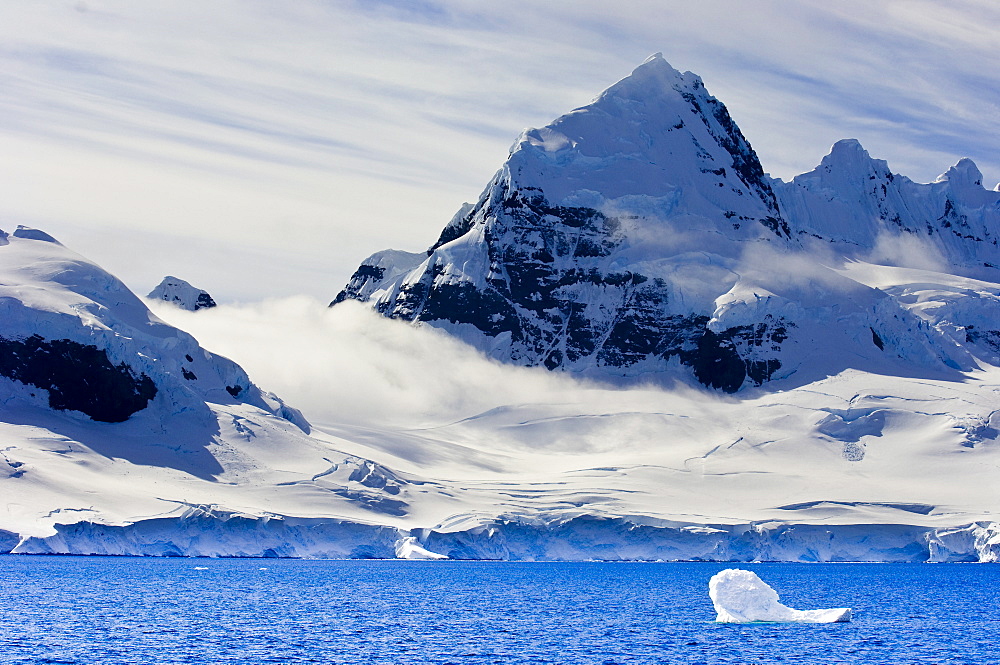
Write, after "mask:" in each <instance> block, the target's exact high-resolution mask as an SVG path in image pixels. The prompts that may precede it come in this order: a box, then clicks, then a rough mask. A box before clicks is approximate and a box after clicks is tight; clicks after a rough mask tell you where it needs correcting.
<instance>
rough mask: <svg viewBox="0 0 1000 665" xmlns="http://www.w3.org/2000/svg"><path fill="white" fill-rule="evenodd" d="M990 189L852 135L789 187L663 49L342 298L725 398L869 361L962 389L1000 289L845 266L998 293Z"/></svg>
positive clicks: (541, 359)
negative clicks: (927, 285)
mask: <svg viewBox="0 0 1000 665" xmlns="http://www.w3.org/2000/svg"><path fill="white" fill-rule="evenodd" d="M981 181H982V176H981V174H979V171H978V170H977V169H976V167H975V165H974V164H972V162H970V161H969V160H962V161H961V162H959V163H958V164H957V165H956V166H954V167H952V168H951V169H950V170H948V172H947V173H946V174H945V175H943V176H941V178H939V179H938V181H937V182H935V183H932V184H929V185H922V184H917V183H914V182H912V181H910V180H908V179H906V178H905V177H902V176H898V175H894V174H892V173H891V172H890V171H889V169H888V167H887V166H886V164H885V162H883V161H879V160H874V159H872V158H871V157H869V155H868V153H867V152H865V150H864V149H863V148H862V147H861V146H860V145H859V144H858V143H857V142H856V141H842V142H840V143H838V144H837V145H835V146H834V149H833V151H832V152H831V154H830V155H828V156H827V157H826V158H824V159H823V161H822V163H821V164H820V166H819V167H817V169H816V170H814V171H812V172H810V173H807V174H804V175H802V176H799V177H797V178H795V179H794V180H793V181H792V182H789V183H785V182H781V181H780V180H775V179H772V178H770V177H768V176H767V175H765V173H764V170H763V168H762V166H761V164H760V162H759V161H758V159H757V156H756V154H755V153H754V151H753V149H752V148H751V147H750V145H749V143H748V142H747V141H746V139H745V138H744V137H743V135H742V133H741V132H740V130H739V128H738V127H737V126H736V125H735V123H734V122H733V121H732V119H731V117H730V116H729V113H728V111H727V110H726V107H725V106H724V105H723V104H722V103H721V102H720V101H719V100H717V99H716V98H714V97H712V96H711V95H709V93H708V92H707V90H706V89H705V86H704V85H703V83H702V81H701V79H700V78H698V77H697V76H695V75H694V74H691V73H684V74H681V73H680V72H678V71H676V70H674V69H673V68H672V67H671V66H670V65H669V64H667V62H666V61H665V60H664V59H663V58H662V56H660V55H659V54H657V55H655V56H653V57H651V58H650V59H649V60H647V61H646V62H645V63H643V64H642V65H641V66H640V67H638V68H637V69H636V70H635V71H634V72H633V73H632V74H631V75H630V76H628V77H626V78H625V79H623V80H622V81H620V82H618V83H616V84H615V85H613V86H612V87H611V88H609V89H608V90H606V91H605V92H604V93H602V94H601V95H600V96H599V97H598V98H597V99H596V100H595V101H594V102H593V103H592V104H590V105H588V106H585V107H583V108H580V109H576V110H575V111H572V112H570V113H568V114H566V115H564V116H562V117H560V118H558V119H557V120H555V121H554V122H553V123H552V124H550V125H548V126H546V127H544V128H541V129H531V130H527V131H525V132H524V133H522V135H521V136H520V137H519V138H518V139H517V141H516V142H515V143H514V146H513V148H512V150H511V154H510V157H509V158H508V160H507V162H506V163H505V164H504V165H503V167H502V168H501V169H500V171H499V172H498V173H497V174H496V176H494V178H493V180H492V181H491V182H490V184H489V185H488V186H487V188H486V190H485V191H484V193H483V195H482V196H481V198H480V199H479V201H478V202H477V203H476V204H475V205H468V204H466V206H463V208H462V209H461V210H460V211H459V212H458V214H456V215H455V217H454V218H453V219H452V220H451V221H450V222H449V223H448V224H447V225H446V226H445V228H444V230H443V232H442V233H441V236H440V237H439V239H438V240H437V242H436V243H434V245H433V246H432V247H431V248H430V250H428V252H427V253H424V254H409V253H404V252H398V251H386V252H379V253H377V254H375V255H373V256H372V257H370V258H369V259H367V260H366V261H365V262H364V263H363V264H362V265H361V267H360V268H359V269H358V270H357V272H355V274H354V276H353V277H352V279H351V281H350V283H349V284H348V285H347V286H346V287H345V288H344V290H343V291H341V292H340V294H338V296H337V298H336V299H335V300H334V303H332V304H337V303H339V302H343V301H344V300H349V299H356V300H361V301H365V302H370V303H371V304H372V305H373V306H374V308H375V309H376V310H377V311H378V312H380V313H382V314H384V315H385V316H387V317H391V318H397V319H403V320H407V321H421V322H426V323H428V324H430V325H433V326H436V327H440V328H442V329H444V330H447V331H448V332H450V333H452V334H454V335H456V336H458V337H459V338H461V339H463V340H465V341H467V342H469V343H471V344H473V345H475V346H476V347H477V348H480V349H482V350H484V351H485V352H487V353H488V354H489V355H491V356H492V357H494V358H497V359H500V360H503V361H506V362H512V363H516V364H520V365H528V366H533V365H542V366H545V367H547V368H549V369H564V370H572V371H575V372H580V373H583V374H587V375H594V376H602V377H616V376H636V375H639V376H642V377H643V379H649V378H657V379H658V380H661V381H664V380H666V381H669V380H677V379H678V378H680V379H681V380H686V379H687V378H688V377H690V378H693V379H695V380H697V381H698V382H699V383H701V384H704V385H706V386H711V387H713V388H717V389H721V390H723V391H726V392H735V391H737V390H739V389H741V388H745V387H750V386H759V385H762V384H764V383H765V382H768V381H772V380H776V379H789V380H791V381H794V382H797V383H799V384H801V383H803V382H808V381H811V380H814V379H816V378H818V377H822V376H827V375H829V374H834V373H837V372H840V371H842V370H844V369H846V368H848V367H857V366H862V367H866V368H869V369H875V370H878V371H886V372H890V373H897V374H898V373H918V374H922V375H927V376H936V377H944V376H949V375H953V374H955V373H959V372H962V371H966V370H969V369H971V368H973V367H975V366H976V363H977V359H978V360H983V359H985V360H986V361H987V362H991V360H990V358H994V357H995V356H996V352H997V350H998V348H997V347H996V346H995V341H994V340H996V339H1000V332H998V329H1000V321H997V318H996V317H995V316H993V315H992V312H993V311H994V309H995V307H996V306H997V304H998V303H1000V301H998V300H997V298H996V294H995V293H993V292H991V291H990V290H989V288H988V287H986V288H985V290H980V291H976V292H975V293H972V294H968V295H969V296H970V300H967V301H966V300H963V301H962V304H961V305H960V306H957V307H949V312H948V314H947V316H943V315H944V314H945V313H944V312H943V311H942V310H941V309H940V308H937V309H934V310H933V311H932V310H931V309H930V308H920V309H919V311H917V310H915V309H914V308H913V307H912V306H911V304H912V303H910V302H908V301H906V299H900V298H897V297H893V296H892V295H891V294H888V293H886V292H885V291H883V290H881V289H878V288H873V287H871V286H869V285H867V284H865V283H864V282H863V281H858V280H855V279H852V277H851V275H852V273H851V272H850V270H847V269H846V268H847V267H848V262H849V261H852V260H873V261H876V262H880V263H886V262H887V263H888V264H889V265H902V266H907V267H914V263H913V262H917V263H919V264H920V267H929V265H930V264H932V263H933V264H935V265H940V266H942V270H945V271H948V272H955V273H957V274H961V275H965V276H969V277H978V278H982V279H987V280H991V281H997V280H1000V269H998V268H997V266H998V265H1000V250H998V247H997V238H998V236H1000V192H996V191H987V190H985V189H984V188H983V186H982V182H981ZM893 254H895V255H896V256H892V255H893ZM887 255H888V260H887ZM900 255H904V256H902V258H903V259H905V261H903V262H900V261H898V260H896V261H895V262H894V261H893V259H898V258H900ZM907 255H908V256H907ZM958 310H961V313H959V311H958ZM830 349H837V352H836V353H831V352H829V351H830ZM679 365H680V366H683V369H680V370H678V366H679Z"/></svg>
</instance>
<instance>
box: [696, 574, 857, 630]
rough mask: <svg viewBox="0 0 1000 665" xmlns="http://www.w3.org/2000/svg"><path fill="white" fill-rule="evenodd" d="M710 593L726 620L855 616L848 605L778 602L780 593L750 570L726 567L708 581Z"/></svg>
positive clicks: (832, 620) (816, 619) (815, 619)
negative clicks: (792, 605)
mask: <svg viewBox="0 0 1000 665" xmlns="http://www.w3.org/2000/svg"><path fill="white" fill-rule="evenodd" d="M708 595H709V597H710V598H711V599H712V604H713V605H715V611H716V612H718V614H719V616H717V617H716V619H715V620H716V621H720V622H723V623H749V622H751V621H802V622H805V623H837V622H842V621H850V620H851V610H850V608H848V607H837V608H834V609H828V610H793V609H792V608H790V607H785V606H784V605H782V604H781V603H779V602H778V593H777V592H776V591H775V590H774V589H772V588H771V587H770V586H768V585H767V583H766V582H764V580H762V579H760V578H759V577H757V575H756V574H755V573H752V572H750V571H749V570H738V569H732V568H729V569H726V570H723V571H721V572H718V573H716V574H715V575H713V576H712V579H711V580H709V582H708Z"/></svg>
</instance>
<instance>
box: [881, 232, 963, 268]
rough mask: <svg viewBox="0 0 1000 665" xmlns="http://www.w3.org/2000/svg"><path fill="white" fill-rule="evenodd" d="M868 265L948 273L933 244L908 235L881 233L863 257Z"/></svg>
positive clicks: (945, 261) (939, 252) (946, 265)
mask: <svg viewBox="0 0 1000 665" xmlns="http://www.w3.org/2000/svg"><path fill="white" fill-rule="evenodd" d="M865 260H867V261H868V262H870V263H878V264H880V265H886V266H898V267H900V268H916V269H918V270H932V271H934V272H948V268H949V266H948V261H947V259H945V257H944V254H942V253H941V250H940V249H938V248H937V247H935V246H934V244H933V243H931V242H929V241H928V240H925V239H924V238H921V237H919V236H915V235H911V234H909V233H881V234H879V236H878V238H876V239H875V247H874V248H873V249H872V251H871V253H870V254H869V255H868V256H867V257H865Z"/></svg>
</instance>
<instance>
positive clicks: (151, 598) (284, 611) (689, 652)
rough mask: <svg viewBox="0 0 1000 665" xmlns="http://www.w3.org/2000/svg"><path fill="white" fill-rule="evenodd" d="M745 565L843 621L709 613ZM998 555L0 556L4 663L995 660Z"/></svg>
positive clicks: (790, 598) (797, 602)
mask: <svg viewBox="0 0 1000 665" xmlns="http://www.w3.org/2000/svg"><path fill="white" fill-rule="evenodd" d="M727 567H741V568H746V569H749V570H753V571H754V572H756V573H757V574H758V575H760V576H761V578H763V579H764V581H766V582H768V583H769V584H770V585H771V586H773V587H774V588H775V590H777V591H778V593H779V594H781V599H782V602H784V603H785V604H787V605H790V606H791V607H795V608H799V609H809V608H819V607H842V606H848V607H852V608H853V609H854V611H855V619H854V621H853V622H851V623H845V624H826V625H819V624H745V625H729V624H716V623H714V621H713V619H714V618H715V614H714V611H713V609H712V604H711V602H710V600H709V598H708V586H707V585H708V580H709V578H710V577H711V576H712V575H713V574H715V573H716V572H718V571H719V570H722V569H723V568H727ZM998 582H1000V566H995V565H977V564H950V565H930V564H923V565H920V564H899V565H896V564H739V565H738V566H737V565H726V564H714V563H662V564H652V563H647V564H643V563H494V562H451V561H444V562H417V561H412V562H410V561H302V560H275V559H264V560H261V559H256V560H254V559H162V558H108V557H41V556H0V663H3V664H4V665H6V664H8V663H11V664H12V663H65V664H81V665H82V664H87V665H89V664H93V663H101V664H103V663H149V664H160V663H163V664H167V663H171V664H172V663H241V664H253V663H365V664H369V663H372V664H376V663H377V664H381V663H385V664H390V663H391V664H402V663H438V664H445V663H454V664H456V665H466V664H468V665H472V664H477V665H478V664H483V663H503V664H507V663H558V664H570V663H588V664H589V663H596V664H600V665H610V664H614V663H689V664H693V663H707V664H715V663H744V664H749V663H760V664H764V663H783V664H784V663H810V664H817V663H820V664H828V663H879V664H882V663H938V664H943V663H977V664H981V663H1000V601H998V597H1000V585H998Z"/></svg>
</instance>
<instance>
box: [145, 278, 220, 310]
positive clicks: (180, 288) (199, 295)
mask: <svg viewBox="0 0 1000 665" xmlns="http://www.w3.org/2000/svg"><path fill="white" fill-rule="evenodd" d="M146 297H147V298H152V299H153V300H163V301H164V302H168V303H171V304H173V305H177V306H178V307H180V308H181V309H186V310H188V311H190V312H197V311H198V310H199V309H210V308H212V307H215V306H216V304H215V300H213V299H212V296H210V295H209V294H208V291H205V290H204V289H199V288H196V287H194V286H191V284H190V283H189V282H185V281H184V280H183V279H179V278H177V277H171V276H169V275H168V276H166V277H164V278H163V281H162V282H160V283H159V284H158V285H157V287H156V288H155V289H153V290H152V291H150V292H149V294H148V295H147V296H146Z"/></svg>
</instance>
